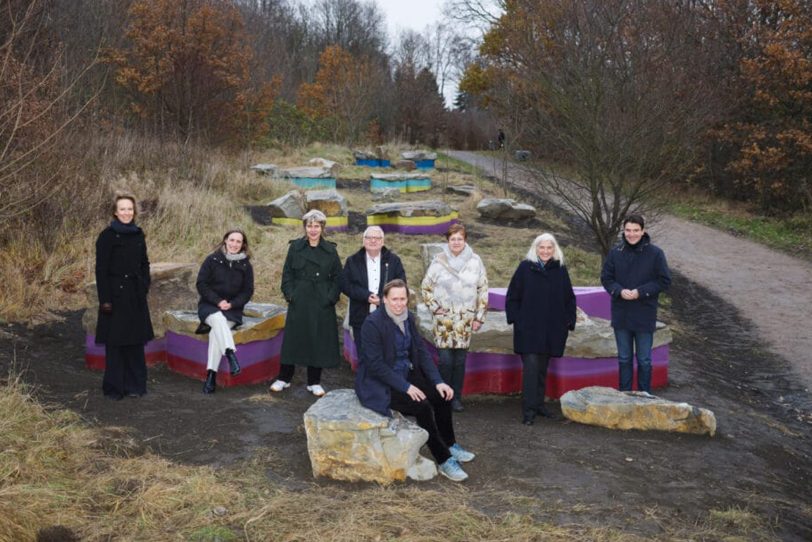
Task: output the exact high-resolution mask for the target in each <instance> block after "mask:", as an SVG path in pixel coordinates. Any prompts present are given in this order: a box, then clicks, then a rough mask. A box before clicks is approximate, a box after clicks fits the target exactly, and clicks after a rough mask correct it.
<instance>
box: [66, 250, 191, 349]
mask: <svg viewBox="0 0 812 542" xmlns="http://www.w3.org/2000/svg"><path fill="white" fill-rule="evenodd" d="M197 270H198V266H197V265H196V264H192V263H172V262H155V263H151V264H150V266H149V276H150V281H151V282H150V287H149V294H148V296H147V304H148V305H149V314H150V318H151V319H152V328H153V330H154V331H155V336H156V337H162V336H163V335H164V333H165V331H166V327H165V326H164V324H163V321H162V316H163V313H164V312H165V311H166V310H168V309H170V308H172V309H190V310H191V309H196V308H197V300H198V297H199V295H198V293H197V288H196V287H195V280H196V279H197ZM84 291H85V297H86V299H87V306H88V308H87V310H85V313H84V314H83V315H82V325H83V326H84V328H85V331H86V332H87V333H88V335H95V334H96V320H97V319H98V315H99V298H98V293H97V292H96V283H95V282H91V283H88V284H86V285H85V289H84Z"/></svg>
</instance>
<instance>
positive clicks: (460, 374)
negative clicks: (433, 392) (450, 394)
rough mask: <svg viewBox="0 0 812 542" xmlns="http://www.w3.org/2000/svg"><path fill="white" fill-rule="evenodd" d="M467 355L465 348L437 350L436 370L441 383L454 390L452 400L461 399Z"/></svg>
mask: <svg viewBox="0 0 812 542" xmlns="http://www.w3.org/2000/svg"><path fill="white" fill-rule="evenodd" d="M467 355H468V349H466V348H438V349H437V357H439V358H440V359H439V363H438V367H437V368H438V369H439V370H440V376H441V377H443V382H445V383H446V384H448V385H449V386H451V388H452V389H453V390H454V399H457V400H460V399H462V385H463V383H464V382H465V358H466V356H467Z"/></svg>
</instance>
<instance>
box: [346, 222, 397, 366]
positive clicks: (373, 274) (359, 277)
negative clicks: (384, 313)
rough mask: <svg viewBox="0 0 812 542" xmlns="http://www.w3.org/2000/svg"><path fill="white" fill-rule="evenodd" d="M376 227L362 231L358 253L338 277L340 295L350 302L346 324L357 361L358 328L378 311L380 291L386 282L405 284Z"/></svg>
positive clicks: (394, 255) (359, 334)
mask: <svg viewBox="0 0 812 542" xmlns="http://www.w3.org/2000/svg"><path fill="white" fill-rule="evenodd" d="M383 242H384V234H383V230H382V229H381V227H380V226H370V227H368V228H367V229H366V231H364V236H363V244H364V246H363V247H361V249H360V250H359V251H358V252H356V253H355V254H353V255H352V256H350V257H349V258H347V261H346V263H345V264H344V272H343V274H342V277H341V291H342V292H344V295H346V296H347V297H348V298H349V300H350V307H349V316H350V318H349V320H350V327H351V328H352V337H353V340H354V341H355V349H356V352H357V354H358V358H359V359H360V358H361V348H362V346H361V326H362V325H363V324H364V320H366V318H367V316H369V315H370V313H372V312H374V311H375V310H377V309H379V308H380V307H381V298H382V297H383V287H384V285H385V284H386V283H387V282H389V281H390V280H394V279H401V280H403V281H404V282H406V272H405V271H404V270H403V264H402V263H401V261H400V258H398V256H397V254H395V253H394V252H392V251H391V250H389V249H388V248H386V246H384V244H383Z"/></svg>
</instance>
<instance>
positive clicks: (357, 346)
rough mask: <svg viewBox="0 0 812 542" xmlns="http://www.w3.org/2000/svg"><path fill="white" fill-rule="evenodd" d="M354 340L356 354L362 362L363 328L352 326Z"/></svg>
mask: <svg viewBox="0 0 812 542" xmlns="http://www.w3.org/2000/svg"><path fill="white" fill-rule="evenodd" d="M352 340H353V341H355V353H356V355H357V356H358V361H361V326H352Z"/></svg>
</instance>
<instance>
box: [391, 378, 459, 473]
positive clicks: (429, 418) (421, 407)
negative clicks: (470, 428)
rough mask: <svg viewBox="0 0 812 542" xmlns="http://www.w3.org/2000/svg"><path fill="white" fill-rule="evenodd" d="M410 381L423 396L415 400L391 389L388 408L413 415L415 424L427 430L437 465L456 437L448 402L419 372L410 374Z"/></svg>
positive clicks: (445, 457) (430, 447)
mask: <svg viewBox="0 0 812 542" xmlns="http://www.w3.org/2000/svg"><path fill="white" fill-rule="evenodd" d="M409 382H410V383H411V384H413V385H414V386H416V387H418V388H420V390H422V391H423V393H425V394H426V399H424V400H422V401H415V400H413V399H412V398H411V397H409V396H408V395H407V394H405V393H403V392H400V391H397V390H392V401H391V403H390V404H389V407H390V408H391V409H392V410H397V411H398V412H400V413H401V414H403V415H405V416H414V417H415V418H416V421H417V425H419V426H420V427H422V428H423V429H425V430H426V431H428V434H429V441H428V443H427V444H428V447H429V451H431V455H433V456H434V460H435V461H437V464H438V465H442V464H443V463H445V462H446V461H447V460H448V458H449V457H451V452H449V451H448V448H449V447H450V446H453V445H454V444H455V443H456V442H457V440H456V438H454V420H453V417H452V416H453V413H452V411H451V401H446V400H445V399H443V398H442V397H441V396H440V393H439V392H438V391H437V388H435V387H434V386H432V385H431V384H430V383H429V382H427V381H426V379H425V378H424V377H423V374H422V373H421V372H419V371H412V372H410V373H409Z"/></svg>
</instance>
